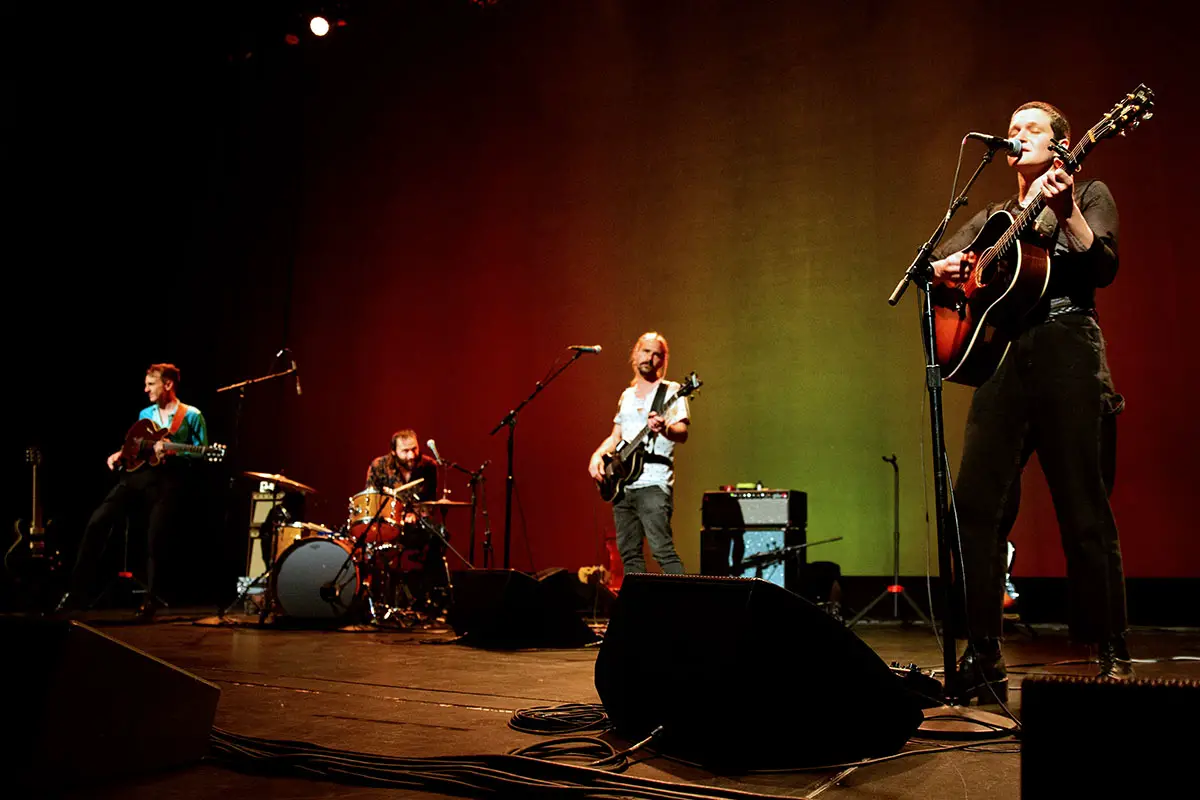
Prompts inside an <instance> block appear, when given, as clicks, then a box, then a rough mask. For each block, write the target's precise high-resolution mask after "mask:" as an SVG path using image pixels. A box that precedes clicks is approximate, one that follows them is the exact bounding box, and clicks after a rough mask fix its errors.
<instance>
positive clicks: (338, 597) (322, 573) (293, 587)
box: [271, 536, 362, 619]
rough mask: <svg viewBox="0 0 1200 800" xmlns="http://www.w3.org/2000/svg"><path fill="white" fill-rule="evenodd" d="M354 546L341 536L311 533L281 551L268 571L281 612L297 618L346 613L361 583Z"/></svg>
mask: <svg viewBox="0 0 1200 800" xmlns="http://www.w3.org/2000/svg"><path fill="white" fill-rule="evenodd" d="M353 551H354V547H353V545H352V544H351V543H350V542H347V541H346V540H345V539H341V538H334V537H331V536H314V537H310V538H307V539H299V540H297V541H296V542H295V543H294V544H292V546H291V547H289V548H288V549H287V550H285V551H284V552H283V553H282V554H281V555H280V556H279V560H278V561H277V562H275V568H274V570H272V573H271V589H272V592H273V594H274V595H275V600H276V602H278V603H279V606H280V608H282V609H283V613H285V614H286V615H288V616H289V617H298V618H301V619H338V618H340V617H343V616H345V615H346V613H347V612H349V610H350V606H351V604H352V603H353V602H354V598H355V596H357V595H358V590H359V588H360V587H361V585H362V576H361V574H360V573H359V564H358V562H357V561H356V560H355V559H352V558H350V554H351V553H352V552H353Z"/></svg>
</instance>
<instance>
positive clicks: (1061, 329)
mask: <svg viewBox="0 0 1200 800" xmlns="http://www.w3.org/2000/svg"><path fill="white" fill-rule="evenodd" d="M1119 402H1120V398H1119V396H1118V395H1116V393H1115V392H1114V391H1113V387H1112V379H1111V376H1110V374H1109V371H1108V364H1107V360H1106V358H1105V351H1104V338H1103V336H1102V335H1101V332H1100V327H1099V325H1098V324H1097V323H1096V322H1095V321H1094V320H1093V319H1092V318H1091V317H1088V316H1085V315H1081V314H1071V315H1062V316H1060V317H1056V318H1053V319H1050V320H1048V321H1046V322H1044V323H1042V324H1039V325H1036V326H1034V327H1033V328H1031V329H1029V330H1027V331H1025V332H1024V333H1023V334H1022V335H1021V336H1020V337H1019V338H1018V339H1017V340H1016V341H1015V342H1014V343H1013V345H1012V347H1011V348H1010V349H1009V352H1008V354H1007V356H1006V357H1005V359H1004V361H1003V362H1002V363H1001V365H1000V367H999V369H997V371H996V374H995V375H993V376H992V377H991V378H990V379H989V380H988V381H987V382H986V383H984V384H983V386H981V387H979V389H977V390H976V392H975V396H974V397H973V398H972V401H971V410H970V413H969V414H968V417H967V429H966V436H965V440H964V445H963V458H962V465H961V467H960V469H959V475H958V483H957V485H956V486H955V487H954V502H955V506H956V510H957V517H958V522H959V526H960V528H961V558H962V569H961V574H956V575H955V584H956V591H955V593H954V596H955V599H956V600H957V601H958V607H956V608H955V609H954V615H953V617H952V623H953V627H954V632H955V635H956V636H958V637H959V638H981V637H999V636H1000V634H1001V630H1002V623H1003V619H1002V614H1003V597H1004V571H1005V566H1006V560H1007V559H1006V556H1007V545H1006V542H1007V538H1008V533H1009V529H1010V528H1011V525H1012V522H1013V520H1014V519H1015V517H1016V504H1017V503H1018V502H1019V492H1020V488H1019V485H1020V476H1021V472H1022V470H1023V469H1024V467H1025V464H1026V463H1027V462H1028V460H1029V456H1030V455H1031V454H1033V453H1035V452H1036V453H1037V454H1038V461H1039V462H1040V463H1041V466H1042V471H1043V473H1044V474H1045V476H1046V481H1047V484H1048V485H1049V488H1050V495H1051V498H1052V500H1053V501H1054V510H1055V514H1056V516H1057V518H1058V527H1059V535H1060V537H1061V540H1062V546H1063V552H1064V554H1065V555H1066V561H1067V581H1068V584H1069V593H1070V595H1069V596H1070V609H1071V610H1070V619H1069V622H1070V630H1071V635H1072V637H1073V638H1075V639H1076V640H1077V641H1081V642H1099V641H1102V640H1104V639H1106V638H1108V637H1110V636H1115V635H1119V634H1123V633H1124V632H1125V628H1126V626H1127V620H1126V611H1125V579H1124V571H1123V568H1122V564H1121V547H1120V542H1119V540H1118V536H1117V526H1116V521H1115V520H1114V519H1113V514H1112V509H1111V507H1110V506H1109V503H1108V494H1109V490H1110V488H1111V484H1112V479H1113V476H1114V472H1113V469H1114V463H1115V462H1114V456H1115V437H1116V412H1117V411H1118V410H1119Z"/></svg>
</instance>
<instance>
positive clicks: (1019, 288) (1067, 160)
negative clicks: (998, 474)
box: [930, 84, 1154, 386]
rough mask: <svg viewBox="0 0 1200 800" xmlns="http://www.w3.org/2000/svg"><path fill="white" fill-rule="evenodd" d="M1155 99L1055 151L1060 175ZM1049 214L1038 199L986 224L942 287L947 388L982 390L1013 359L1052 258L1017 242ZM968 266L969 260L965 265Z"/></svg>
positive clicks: (937, 323) (1124, 107) (941, 360)
mask: <svg viewBox="0 0 1200 800" xmlns="http://www.w3.org/2000/svg"><path fill="white" fill-rule="evenodd" d="M1153 109H1154V92H1152V91H1151V90H1150V89H1149V88H1147V87H1146V86H1145V85H1144V84H1139V85H1138V87H1137V88H1136V89H1134V90H1133V92H1132V93H1130V94H1127V95H1125V97H1124V98H1123V99H1122V100H1121V102H1119V103H1117V104H1116V105H1115V106H1113V108H1112V110H1111V111H1109V112H1108V113H1107V114H1105V115H1104V117H1103V118H1102V119H1101V120H1100V121H1099V122H1097V123H1096V124H1095V125H1093V126H1092V127H1091V128H1090V129H1089V130H1088V131H1087V133H1085V134H1084V135H1083V136H1082V137H1081V138H1080V140H1079V144H1077V145H1075V148H1074V149H1073V150H1071V151H1070V152H1068V151H1067V149H1066V147H1065V146H1063V145H1061V144H1057V145H1051V149H1052V150H1053V151H1054V152H1055V153H1056V154H1057V155H1058V157H1059V160H1061V161H1062V165H1063V170H1065V171H1066V172H1067V173H1068V174H1074V173H1075V171H1076V170H1078V169H1079V166H1080V164H1082V163H1083V160H1084V158H1085V157H1086V156H1087V154H1088V153H1090V152H1091V150H1092V148H1093V147H1095V146H1096V143H1097V142H1099V141H1100V140H1102V139H1107V138H1109V137H1112V136H1118V135H1119V136H1124V135H1125V133H1126V131H1131V130H1133V129H1134V128H1136V127H1137V126H1138V125H1139V124H1140V123H1141V122H1142V120H1147V119H1150V118H1151V117H1152V116H1153V113H1152V112H1153ZM1044 206H1045V200H1044V198H1043V196H1042V193H1041V192H1040V191H1039V192H1038V194H1037V196H1036V197H1034V198H1033V201H1032V202H1030V204H1029V205H1028V206H1026V207H1025V208H1024V209H1023V210H1022V211H1021V212H1020V213H1019V214H1017V215H1016V216H1015V217H1014V216H1013V215H1012V214H1010V213H1008V212H1007V211H997V212H996V213H994V214H992V215H991V216H990V217H988V219H987V221H986V222H985V223H984V225H983V229H982V230H981V231H980V232H979V235H978V236H976V237H975V241H973V242H971V244H970V245H968V246H967V247H966V248H965V249H964V251H963V252H964V253H967V254H969V255H972V256H974V264H973V268H972V269H971V272H970V274H969V275H968V276H967V278H966V280H964V281H963V282H962V283H961V284H957V285H949V284H940V285H938V286H935V287H934V289H933V290H932V291H931V293H930V300H931V301H932V303H933V312H934V328H935V338H936V342H937V346H936V360H937V363H938V365H939V366H940V367H941V368H942V374H943V375H944V376H945V379H946V380H948V381H953V382H955V383H962V384H966V385H968V386H979V385H980V384H982V383H983V382H984V381H986V380H987V379H988V378H989V377H991V375H992V373H993V372H995V371H996V367H998V366H1000V362H1001V361H1002V360H1004V356H1005V354H1006V353H1007V352H1008V345H1009V343H1010V341H1011V338H1012V333H1013V332H1014V331H1015V330H1016V329H1017V327H1018V326H1019V323H1020V322H1021V321H1022V320H1023V319H1024V317H1025V316H1026V315H1027V314H1028V313H1029V312H1030V311H1032V310H1033V309H1034V307H1035V306H1037V304H1038V302H1039V301H1041V299H1042V296H1043V295H1044V294H1045V292H1046V286H1047V285H1048V284H1049V283H1050V254H1049V252H1047V251H1046V250H1045V249H1044V248H1041V247H1036V246H1034V245H1030V244H1026V243H1025V242H1020V241H1018V239H1017V237H1019V236H1020V235H1021V234H1022V233H1023V232H1025V231H1026V230H1028V229H1029V227H1030V226H1031V225H1032V224H1033V222H1034V220H1036V219H1037V216H1038V214H1040V213H1041V211H1042V208H1043V207H1044ZM964 260H965V259H964Z"/></svg>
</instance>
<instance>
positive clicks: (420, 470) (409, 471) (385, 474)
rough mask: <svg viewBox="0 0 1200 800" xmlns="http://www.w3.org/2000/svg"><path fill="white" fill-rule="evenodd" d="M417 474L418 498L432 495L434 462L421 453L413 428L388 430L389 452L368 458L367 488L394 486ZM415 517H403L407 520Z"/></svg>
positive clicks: (409, 479) (430, 497)
mask: <svg viewBox="0 0 1200 800" xmlns="http://www.w3.org/2000/svg"><path fill="white" fill-rule="evenodd" d="M418 478H424V481H423V482H422V483H421V485H420V486H418V487H416V492H417V495H418V497H419V499H421V500H433V499H434V498H436V497H437V488H438V487H437V481H438V474H437V462H436V461H434V460H433V459H432V458H430V457H429V456H427V455H424V454H422V453H421V445H420V444H419V443H418V441H417V433H416V431H414V430H411V429H408V428H406V429H404V430H400V431H396V432H395V433H393V434H392V452H390V453H388V454H387V455H382V456H380V457H379V458H377V459H375V460H374V461H372V462H371V466H370V467H369V468H368V469H367V488H368V489H375V490H377V491H382V490H383V489H395V488H396V487H397V486H403V485H404V484H406V483H412V482H413V481H415V480H417V479H418ZM405 516H406V517H407V514H406V515H405ZM415 521H416V520H415V519H406V520H405V522H408V523H411V522H415Z"/></svg>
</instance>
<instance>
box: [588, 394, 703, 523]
mask: <svg viewBox="0 0 1200 800" xmlns="http://www.w3.org/2000/svg"><path fill="white" fill-rule="evenodd" d="M703 385H704V384H703V382H702V381H701V380H700V379H699V378H697V377H696V373H694V372H692V373H689V374H688V376H687V379H686V380H684V382H683V385H682V386H680V387H679V391H677V392H676V393H675V394H673V395H671V397H670V398H668V399H667V401H666V402H665V403H663V407H662V412H660V413H664V412H666V410H667V409H668V408H670V407H671V406H672V405H674V404H675V402H676V401H677V400H679V398H681V397H687V396H688V395H690V394H691V393H692V392H694V391H696V390H697V389H699V388H700V387H701V386H703ZM664 416H665V413H664ZM649 435H650V426H649V425H646V426H645V427H644V428H642V429H641V430H640V431H639V432H638V435H637V436H634V437H633V438H632V439H630V440H629V441H628V442H621V443H620V444H618V445H617V449H616V451H615V452H613V453H606V454H605V455H604V456H603V459H604V477H603V478H601V479H600V480H599V481H597V486H598V487H599V489H600V497H601V498H602V499H603V500H604V501H605V502H606V503H616V502H619V501H620V499H621V498H622V497H623V496H624V495H625V487H626V486H628V485H629V484H631V483H633V482H634V481H636V480H637V479H638V478H639V477H640V476H641V474H642V467H643V466H645V459H646V449H645V447H643V445H644V443H645V441H646V437H647V436H649Z"/></svg>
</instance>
